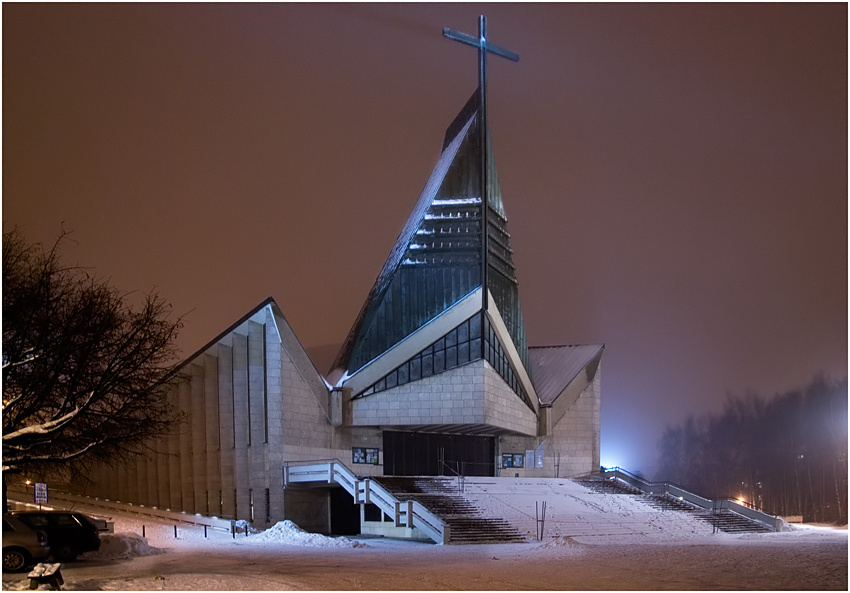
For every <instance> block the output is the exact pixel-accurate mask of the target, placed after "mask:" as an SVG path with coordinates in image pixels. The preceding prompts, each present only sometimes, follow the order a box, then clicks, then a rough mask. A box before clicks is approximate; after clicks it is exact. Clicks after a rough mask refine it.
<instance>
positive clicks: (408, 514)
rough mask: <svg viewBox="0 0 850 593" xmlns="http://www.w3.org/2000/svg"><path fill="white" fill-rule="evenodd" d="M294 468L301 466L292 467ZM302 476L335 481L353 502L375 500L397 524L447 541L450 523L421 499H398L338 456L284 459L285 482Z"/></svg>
mask: <svg viewBox="0 0 850 593" xmlns="http://www.w3.org/2000/svg"><path fill="white" fill-rule="evenodd" d="M293 468H302V469H301V470H300V471H299V470H295V471H293ZM301 476H306V477H308V479H302V480H296V481H305V482H306V481H323V482H324V481H327V482H328V483H331V482H336V483H337V484H339V485H340V486H342V487H343V488H345V490H346V491H347V492H348V493H349V494H351V496H352V497H353V498H354V502H355V503H358V504H359V503H372V504H375V505H376V506H377V507H378V508H380V509H381V511H383V512H384V513H385V514H386V515H388V516H391V517H393V518H394V519H395V524H396V525H397V526H402V527H403V526H406V527H415V528H417V529H419V530H420V531H422V532H423V533H425V534H426V535H427V536H428V537H430V538H431V539H433V540H434V541H435V542H437V543H438V544H446V543H448V541H449V537H450V530H449V526H448V525H446V524H445V523H444V522H443V521H442V519H440V518H439V517H437V516H436V515H434V514H433V513H432V512H431V511H429V510H428V509H427V508H425V507H424V506H422V504H421V503H419V502H417V501H414V500H405V501H401V500H399V499H397V498H396V497H395V496H394V495H393V494H392V493H391V492H390V491H389V490H387V489H386V488H384V487H383V486H381V484H380V483H378V482H376V481H374V480H372V479H370V478H358V477H357V476H356V475H355V474H354V472H352V471H351V470H350V469H348V467H347V466H346V465H345V464H344V463H343V462H341V461H340V460H339V459H320V460H315V461H292V462H286V463H284V466H283V483H284V486H286V485H287V484H289V483H290V482H292V481H293V480H292V478H296V477H301ZM311 478H315V479H311Z"/></svg>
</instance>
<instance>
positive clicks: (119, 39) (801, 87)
mask: <svg viewBox="0 0 850 593" xmlns="http://www.w3.org/2000/svg"><path fill="white" fill-rule="evenodd" d="M480 13H484V14H486V15H487V17H488V32H489V37H490V39H491V40H492V41H493V42H494V43H497V44H499V45H501V46H503V47H508V48H511V49H513V50H515V51H517V52H518V53H519V54H520V61H519V63H518V64H513V63H509V62H507V61H506V60H491V61H490V62H489V110H490V127H491V130H492V136H493V143H494V148H495V151H496V161H497V166H498V172H499V179H500V182H501V187H502V195H503V198H504V201H505V208H506V210H507V214H508V217H509V227H508V228H509V230H510V232H511V235H512V237H511V242H512V246H513V248H514V250H515V257H514V261H515V262H516V265H517V270H518V272H517V273H518V276H519V281H520V294H521V298H522V304H523V311H524V315H525V320H526V329H527V333H528V337H529V342H530V343H531V344H533V345H548V344H562V343H602V342H604V343H605V344H606V354H605V356H604V359H603V361H604V362H603V371H602V373H603V383H602V384H603V416H602V422H603V427H602V461H603V463H605V464H619V465H624V466H626V467H628V468H630V469H632V470H642V471H645V472H647V473H652V471H653V465H654V463H655V449H654V448H655V442H656V440H657V438H658V436H659V435H660V433H661V430H662V429H663V427H664V425H665V424H667V423H678V422H680V421H682V420H683V419H684V417H685V416H686V415H687V414H691V413H700V412H704V411H709V410H717V409H719V407H720V405H721V403H722V400H723V398H724V396H725V394H726V393H727V392H728V391H731V392H736V393H742V392H744V391H745V390H747V389H753V390H755V391H758V392H760V393H762V394H764V395H769V394H772V393H774V392H776V391H781V390H785V389H789V388H793V387H796V386H798V385H800V384H802V383H805V382H806V381H807V380H808V379H810V378H811V377H812V376H813V375H814V374H815V373H817V372H821V371H823V372H826V373H827V374H829V375H831V376H833V377H838V376H844V375H845V374H846V372H847V28H846V25H847V7H846V5H845V4H817V5H808V4H755V5H751V4H743V5H742V4H686V5H678V4H659V5H622V4H617V5H607V4H578V5H570V4H567V5H564V4H542V5H541V4H535V5H522V4H494V5H487V4H475V5H464V4H426V5H408V4H405V5H392V4H389V5H387V4H364V5H356V4H355V5H352V4H345V5H334V4H299V5H287V4H250V5H233V4H208V5H207V4H202V5H196V4H165V5H160V4H141V5H138V4H85V5H77V4H4V5H3V228H4V230H8V229H9V228H11V227H12V226H14V225H18V226H20V227H21V228H22V230H23V232H24V234H25V235H26V236H27V238H28V239H29V240H31V241H43V242H52V241H53V240H54V239H55V238H56V236H57V235H58V234H59V232H60V229H61V225H62V223H63V221H64V225H65V228H66V229H70V230H73V232H74V234H73V236H74V238H75V240H76V241H77V243H76V244H69V245H68V246H67V248H66V250H65V256H66V258H67V259H68V260H70V261H72V262H79V263H81V264H83V265H86V266H91V267H93V268H94V270H96V272H97V273H98V274H101V275H104V276H108V277H111V278H112V281H113V282H114V284H115V285H116V286H118V287H120V288H123V289H127V290H132V289H138V290H143V291H146V290H150V289H151V288H153V287H156V288H157V289H158V290H159V292H160V293H161V294H162V295H163V296H164V297H166V298H167V299H169V300H170V301H171V302H172V303H173V304H174V307H175V310H176V312H178V313H182V312H187V311H191V314H190V315H189V316H188V318H187V325H186V328H185V330H184V332H183V335H182V337H181V346H182V347H183V350H184V352H185V354H186V355H189V354H191V353H192V352H193V351H194V350H196V349H197V348H199V347H201V346H202V345H203V344H204V343H205V342H207V341H208V340H210V339H212V338H213V337H214V336H215V335H216V334H218V333H219V332H220V331H222V330H223V329H225V328H226V327H227V326H228V325H230V324H231V323H232V322H233V321H235V320H236V319H237V318H239V317H240V316H241V315H242V314H244V313H245V312H246V311H248V310H249V309H250V308H251V307H253V306H254V305H256V304H257V303H259V302H260V301H261V300H262V299H263V298H265V297H266V296H270V295H271V296H273V297H275V299H276V300H277V301H278V303H279V304H280V305H281V308H282V309H283V311H284V313H285V315H286V316H287V318H288V319H289V321H290V322H291V324H292V325H293V327H294V328H295V330H296V332H297V333H298V335H299V337H300V338H301V340H302V342H303V343H304V344H305V345H307V346H311V347H322V346H329V345H335V344H339V343H340V342H341V341H342V340H343V338H344V337H345V335H346V332H347V331H348V329H349V327H350V326H351V324H352V322H353V321H354V318H355V316H356V314H357V312H358V310H359V307H360V305H361V304H362V301H363V300H364V299H365V297H366V294H367V293H368V290H369V288H370V287H371V285H372V283H373V282H374V279H375V277H376V275H377V274H378V272H379V271H380V269H381V266H382V264H383V262H384V259H385V258H386V256H387V253H388V252H389V250H390V248H391V247H392V245H393V242H394V240H395V238H396V236H397V234H398V232H399V230H400V229H401V227H402V225H403V224H404V222H405V220H406V218H407V215H408V214H409V212H410V210H411V209H412V207H413V205H414V203H415V201H416V199H417V197H418V195H419V192H420V191H421V189H422V187H423V185H424V183H425V181H426V180H427V178H428V176H429V174H430V172H431V168H432V167H433V165H434V164H435V162H436V159H437V156H438V155H439V149H440V146H441V142H442V136H443V132H444V130H445V128H446V126H447V125H448V124H449V122H451V120H452V119H453V117H454V116H455V114H456V113H457V111H458V110H459V109H460V108H461V107H462V106H463V104H464V102H465V101H466V99H467V98H468V97H469V95H470V94H471V93H472V91H473V90H474V87H475V85H476V84H477V79H476V77H477V73H476V53H475V51H474V50H472V49H471V48H467V47H464V46H462V45H460V44H457V43H453V42H450V41H448V40H446V39H444V38H443V37H442V35H441V33H442V28H443V27H444V26H445V27H451V28H453V29H456V30H460V31H466V32H471V33H474V32H475V29H476V23H477V21H476V19H477V16H478V14H480ZM330 350H331V348H324V349H322V348H319V349H318V350H317V351H318V352H320V356H321V357H322V358H323V359H324V360H321V361H319V362H320V365H321V366H323V367H324V366H325V365H327V364H328V363H329V362H330V361H329V359H330V358H332V356H333V353H330V354H329V351H330ZM321 370H326V368H322V369H321Z"/></svg>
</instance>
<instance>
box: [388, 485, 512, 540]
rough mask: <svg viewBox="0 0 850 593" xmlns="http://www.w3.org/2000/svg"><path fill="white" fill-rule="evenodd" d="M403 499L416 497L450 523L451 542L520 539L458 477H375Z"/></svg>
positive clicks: (394, 494)
mask: <svg viewBox="0 0 850 593" xmlns="http://www.w3.org/2000/svg"><path fill="white" fill-rule="evenodd" d="M375 481H376V482H378V483H379V484H381V485H382V486H383V487H384V488H386V489H387V490H389V491H390V492H391V493H392V494H393V496H395V497H396V498H397V499H399V500H415V501H417V502H418V503H419V504H421V505H423V506H424V507H426V508H427V509H428V510H429V511H431V512H432V513H434V514H435V515H437V516H438V517H440V518H441V519H442V520H443V521H445V522H446V524H447V525H448V526H449V527H450V538H449V542H448V543H451V544H483V543H488V544H490V543H520V542H524V541H525V538H524V537H523V536H522V534H521V533H520V532H519V531H517V529H516V528H514V527H513V526H512V525H511V524H510V523H509V522H507V521H505V520H504V519H503V518H501V517H499V516H498V515H491V514H488V513H487V512H486V511H485V510H484V509H481V508H480V507H479V506H477V505H476V504H474V503H472V502H471V501H470V500H468V499H467V498H466V497H465V496H464V495H463V493H462V492H460V491H459V490H458V488H457V482H456V481H455V480H450V479H445V478H436V477H398V476H394V477H381V478H377V479H376V480H375Z"/></svg>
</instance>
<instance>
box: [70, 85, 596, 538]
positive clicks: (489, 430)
mask: <svg viewBox="0 0 850 593" xmlns="http://www.w3.org/2000/svg"><path fill="white" fill-rule="evenodd" d="M483 96H484V95H483V93H481V92H476V93H475V94H474V95H473V96H472V98H471V99H470V100H469V101H468V102H467V103H466V105H465V106H464V107H463V109H461V111H460V112H459V114H458V115H457V117H456V118H455V119H454V121H453V122H452V123H451V125H450V126H449V127H448V129H447V131H446V134H445V140H444V143H443V149H442V153H441V156H440V158H439V160H438V162H437V164H436V167H435V168H434V170H433V172H432V174H431V176H430V178H429V179H428V182H427V183H426V185H425V188H424V190H423V191H422V194H421V195H420V197H419V199H418V200H417V201H416V203H415V206H414V207H413V211H412V213H411V214H410V217H409V218H408V220H407V223H406V224H405V225H404V227H403V229H402V231H401V233H400V235H399V236H398V239H397V240H396V243H395V245H394V247H393V249H392V251H391V252H390V254H389V257H388V258H387V261H386V263H385V264H384V266H383V268H382V270H381V271H380V273H379V274H378V277H377V279H376V281H375V284H374V286H373V287H372V289H371V291H370V292H369V294H368V296H367V298H366V300H365V302H364V304H363V307H362V308H361V310H360V313H359V315H358V316H357V318H356V320H355V322H354V324H353V326H352V328H351V330H350V332H349V334H348V336H347V338H346V339H345V342H344V343H343V345H342V348H341V350H340V352H339V354H338V356H337V358H336V361H335V363H334V365H333V369H332V370H331V372H330V373H329V374H328V375H327V376H323V375H322V373H320V372H319V370H317V368H316V366H315V364H314V363H313V361H312V360H311V358H310V356H309V355H308V353H307V351H306V350H305V348H304V347H303V346H302V344H301V342H300V341H299V340H298V337H297V336H296V335H295V333H294V332H293V330H292V328H291V327H290V325H289V323H288V322H287V320H286V318H285V316H284V315H283V312H282V311H281V310H280V308H279V307H278V305H277V303H276V302H275V301H274V300H273V299H271V298H269V299H266V300H265V301H263V302H262V303H259V304H258V305H257V306H256V307H255V308H254V309H252V310H251V311H249V312H247V313H246V314H245V315H244V316H243V317H242V318H241V319H239V320H238V321H236V322H235V323H234V324H233V325H232V326H231V327H229V328H227V329H226V330H224V331H223V332H222V333H221V334H219V335H218V336H217V337H215V338H214V339H213V340H212V341H210V342H209V343H208V344H207V345H206V346H204V347H203V348H201V349H200V350H199V351H198V352H197V353H195V354H194V355H192V356H190V357H189V358H188V359H187V360H185V361H184V363H183V364H182V365H181V367H180V368H179V371H178V377H177V379H176V380H175V381H174V382H173V386H172V390H171V397H172V398H173V401H174V403H175V405H176V406H177V407H179V409H180V410H181V412H182V413H183V415H184V418H185V422H184V423H183V424H182V425H181V426H180V427H179V428H178V429H176V430H175V431H174V432H173V433H171V434H169V435H164V436H162V437H161V438H160V439H158V440H157V441H155V442H152V443H150V448H149V450H150V453H149V454H148V455H147V456H146V457H145V458H140V459H139V460H138V461H137V462H136V463H135V464H133V465H128V466H117V467H116V466H103V467H100V468H96V469H95V470H94V471H93V472H92V473H91V474H90V475H89V476H88V478H89V479H90V482H89V483H88V485H87V486H86V488H85V490H86V493H87V494H90V495H94V496H101V497H106V498H110V499H112V500H120V501H123V502H132V503H135V504H143V505H148V506H156V507H158V508H160V509H170V510H172V511H185V512H187V513H199V514H202V515H210V516H217V517H223V518H229V519H244V520H248V521H252V522H253V524H254V525H255V526H256V527H265V526H268V525H270V524H274V523H275V522H277V521H280V520H282V519H292V520H294V521H296V523H298V524H299V525H301V526H302V527H304V528H306V529H315V530H318V531H325V532H327V531H329V530H330V529H329V527H328V525H329V519H328V513H329V512H330V511H328V510H327V509H328V508H330V505H331V502H332V501H331V498H332V497H333V496H338V494H333V492H331V490H332V489H326V490H324V491H323V490H317V489H295V488H287V487H285V486H286V485H285V481H284V472H285V468H286V466H287V465H288V464H293V463H298V462H303V461H311V460H327V459H338V460H340V461H341V462H343V463H344V464H346V465H347V466H348V467H349V468H350V469H351V470H352V471H353V472H354V473H355V474H357V475H360V476H381V475H385V476H399V475H407V476H410V475H430V476H434V475H449V476H454V475H474V476H500V477H508V478H517V477H520V478H522V477H561V478H569V477H575V476H579V475H583V474H587V473H590V472H592V471H595V470H597V469H598V468H599V454H600V452H599V446H600V445H599V443H600V403H601V383H600V382H601V358H602V354H603V350H604V346H602V345H569V346H548V347H529V346H528V344H527V341H526V334H525V328H524V325H523V317H522V309H521V307H520V300H519V289H518V282H517V275H516V270H515V267H514V263H513V256H512V250H511V245H510V235H509V233H508V221H507V214H506V212H505V208H504V205H503V202H502V196H501V191H500V188H499V182H498V177H497V174H496V167H495V162H494V158H493V151H492V147H491V144H490V139H489V129H488V128H487V126H486V117H482V109H481V103H482V101H483V100H484V99H483ZM482 168H483V170H482ZM350 502H352V501H351V500H349V503H350Z"/></svg>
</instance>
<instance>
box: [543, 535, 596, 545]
mask: <svg viewBox="0 0 850 593" xmlns="http://www.w3.org/2000/svg"><path fill="white" fill-rule="evenodd" d="M586 545H587V544H583V543H581V542H578V541H576V540H575V539H574V538H572V537H570V536H569V535H560V536H558V537H556V538H555V539H553V540H552V541H550V542H547V543H545V544H541V545H540V547H541V548H565V547H581V546H586Z"/></svg>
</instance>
